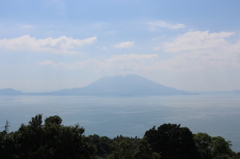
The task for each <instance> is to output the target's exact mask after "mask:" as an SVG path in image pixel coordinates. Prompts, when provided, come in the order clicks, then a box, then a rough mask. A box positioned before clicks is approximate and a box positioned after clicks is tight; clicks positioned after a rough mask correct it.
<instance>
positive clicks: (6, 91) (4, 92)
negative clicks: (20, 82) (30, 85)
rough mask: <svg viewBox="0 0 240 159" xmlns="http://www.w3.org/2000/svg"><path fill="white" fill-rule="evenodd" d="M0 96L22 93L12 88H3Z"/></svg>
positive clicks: (0, 90)
mask: <svg viewBox="0 0 240 159" xmlns="http://www.w3.org/2000/svg"><path fill="white" fill-rule="evenodd" d="M0 95H23V93H22V92H21V91H16V90H14V89H12V88H4V89H0Z"/></svg>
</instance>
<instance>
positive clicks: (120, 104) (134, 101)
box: [0, 95, 240, 152]
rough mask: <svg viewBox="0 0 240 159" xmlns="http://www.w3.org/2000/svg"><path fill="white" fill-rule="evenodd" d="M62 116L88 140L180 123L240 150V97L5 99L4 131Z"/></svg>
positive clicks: (0, 105) (1, 102)
mask: <svg viewBox="0 0 240 159" xmlns="http://www.w3.org/2000/svg"><path fill="white" fill-rule="evenodd" d="M36 114H43V116H44V118H46V117H48V116H52V115H59V116H60V117H61V118H62V119H63V124H64V125H74V124H77V123H79V124H80V125H81V126H83V127H84V128H85V130H86V131H85V135H90V134H98V135H100V136H108V137H111V138H112V137H115V136H117V135H120V134H122V135H124V136H132V137H135V136H138V137H142V136H143V135H144V133H145V131H146V130H149V129H150V128H152V127H153V126H154V125H156V126H157V127H158V126H160V125H161V124H163V123H176V124H181V125H182V126H186V127H188V128H189V129H190V130H191V131H192V132H193V133H197V132H206V133H208V134H209V135H211V136H222V137H224V138H225V139H226V140H231V141H232V144H233V147H232V148H233V150H235V151H237V152H238V151H240V95H193V96H151V97H89V96H0V130H1V131H2V130H3V129H4V128H3V127H4V125H5V122H6V120H8V121H9V122H10V125H11V127H10V131H15V130H17V129H18V128H19V126H20V125H21V123H24V124H27V123H28V122H29V121H30V120H31V117H33V116H35V115H36Z"/></svg>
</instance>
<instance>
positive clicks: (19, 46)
mask: <svg viewBox="0 0 240 159" xmlns="http://www.w3.org/2000/svg"><path fill="white" fill-rule="evenodd" d="M96 40H97V37H91V38H87V39H83V40H79V39H73V38H71V37H66V36H61V37H59V38H55V39H54V38H52V37H48V38H45V39H36V38H34V37H30V36H29V35H24V36H21V37H18V38H13V39H1V40H0V48H4V49H9V50H15V51H18V50H24V51H37V52H53V53H59V54H73V53H78V52H76V51H73V50H72V49H76V48H78V47H81V46H84V45H89V44H93V43H94V42H95V41H96Z"/></svg>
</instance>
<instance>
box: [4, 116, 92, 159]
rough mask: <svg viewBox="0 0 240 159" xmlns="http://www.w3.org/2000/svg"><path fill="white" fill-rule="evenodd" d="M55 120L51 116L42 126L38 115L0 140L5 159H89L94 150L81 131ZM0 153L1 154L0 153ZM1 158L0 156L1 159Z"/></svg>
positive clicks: (54, 117) (60, 120)
mask: <svg viewBox="0 0 240 159" xmlns="http://www.w3.org/2000/svg"><path fill="white" fill-rule="evenodd" d="M61 122H62V119H61V118H60V117H59V116H51V117H48V118H46V119H45V124H44V125H43V124H42V115H36V116H35V117H33V118H32V120H31V121H30V122H29V124H28V125H24V124H22V125H21V127H20V128H19V129H18V131H16V132H13V133H10V134H7V136H3V137H4V140H2V139H1V138H3V137H2V135H0V139H1V141H3V142H4V143H3V147H4V150H3V153H4V155H5V156H6V154H10V156H7V157H5V158H13V159H14V158H31V159H35V158H51V159H54V158H65V159H74V158H83V159H85V158H86V159H88V158H89V159H90V158H92V157H93V155H94V152H95V149H94V147H93V146H90V145H89V144H88V142H87V138H86V137H85V136H84V135H83V133H84V128H82V127H80V126H79V125H78V124H77V125H75V126H64V125H61ZM1 153H2V152H1ZM1 157H2V156H1Z"/></svg>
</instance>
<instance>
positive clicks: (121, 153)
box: [0, 115, 240, 159]
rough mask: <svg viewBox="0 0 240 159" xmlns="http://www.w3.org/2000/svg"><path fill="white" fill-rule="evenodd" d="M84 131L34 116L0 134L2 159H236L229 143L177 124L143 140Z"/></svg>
mask: <svg viewBox="0 0 240 159" xmlns="http://www.w3.org/2000/svg"><path fill="white" fill-rule="evenodd" d="M83 133H84V128H82V127H80V126H79V125H78V124H77V125H75V126H64V125H62V119H61V118H60V117H59V116H50V117H48V118H46V119H45V120H44V124H43V121H42V115H36V116H35V117H33V118H32V120H31V121H29V124H27V125H25V124H22V125H21V126H20V128H19V129H18V130H17V131H15V132H11V133H7V131H6V130H4V131H3V132H0V156H1V158H3V159H55V158H56V159H77V158H78V159H100V158H101V159H103V158H106V159H240V153H236V152H234V151H232V150H231V142H230V141H226V140H225V139H224V138H222V137H220V136H217V137H211V136H209V135H208V134H206V133H197V134H192V132H191V131H190V130H189V129H188V128H186V127H181V126H180V125H177V124H163V125H161V126H159V127H158V128H156V127H153V128H151V129H149V130H147V131H146V132H145V135H144V137H143V138H137V137H135V138H132V137H131V138H130V137H124V136H122V135H120V136H117V137H115V138H113V139H110V138H108V137H106V136H103V137H100V136H98V135H96V134H94V135H90V136H85V135H84V134H83Z"/></svg>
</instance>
